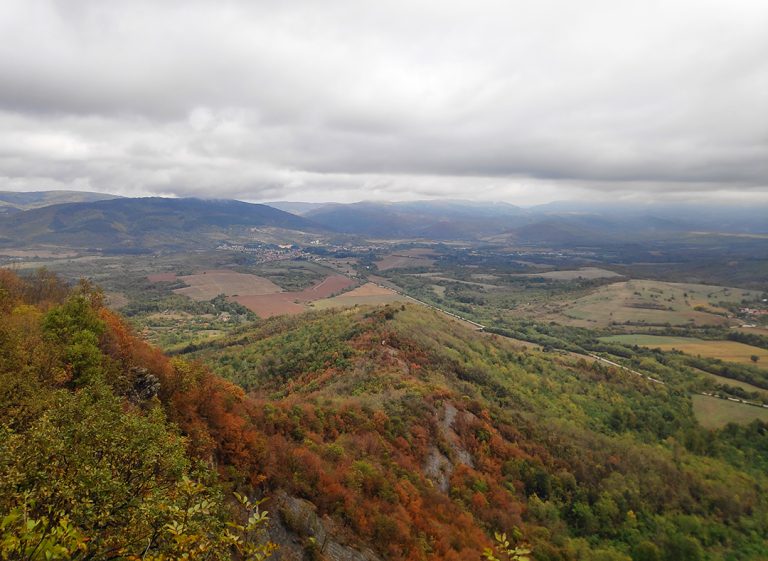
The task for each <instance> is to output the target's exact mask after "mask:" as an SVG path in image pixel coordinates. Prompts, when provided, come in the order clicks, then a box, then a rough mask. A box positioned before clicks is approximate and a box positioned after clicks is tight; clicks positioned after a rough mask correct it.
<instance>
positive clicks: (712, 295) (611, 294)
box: [550, 280, 757, 327]
mask: <svg viewBox="0 0 768 561" xmlns="http://www.w3.org/2000/svg"><path fill="white" fill-rule="evenodd" d="M756 296H757V293H756V292H754V291H749V290H744V289H740V288H729V287H722V286H712V285H700V284H685V283H670V282H661V281H650V280H630V281H626V282H617V283H612V284H608V285H605V286H602V287H600V288H598V289H597V290H595V291H594V292H592V293H591V294H588V295H586V296H583V297H581V298H577V299H576V300H574V301H572V302H567V303H565V305H564V306H563V307H562V309H561V310H560V312H559V313H558V314H557V316H556V317H552V318H550V319H552V320H555V321H558V320H559V321H561V322H562V323H564V324H568V325H575V326H579V327H608V326H615V325H633V326H643V325H645V326H666V325H673V326H717V325H721V326H725V325H728V324H729V321H728V318H727V317H726V316H727V314H728V307H729V306H735V305H738V304H740V303H741V302H742V300H749V299H751V298H755V297H756Z"/></svg>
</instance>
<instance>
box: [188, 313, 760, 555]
mask: <svg viewBox="0 0 768 561" xmlns="http://www.w3.org/2000/svg"><path fill="white" fill-rule="evenodd" d="M193 356H194V357H195V358H200V359H202V360H203V361H205V362H206V363H208V364H210V365H211V366H212V367H213V368H214V370H215V371H216V372H218V373H219V374H221V375H223V376H225V377H227V378H229V379H231V380H232V381H234V382H236V383H237V384H239V385H242V386H243V387H244V388H246V389H247V390H249V391H250V392H252V396H253V398H254V399H255V400H256V402H257V403H259V404H260V405H259V407H258V408H257V409H258V410H259V411H260V412H261V413H260V414H259V415H258V416H257V417H256V419H255V423H256V426H258V427H260V430H262V431H263V432H264V434H265V435H266V438H267V443H268V444H267V448H268V449H269V450H270V453H271V455H270V460H269V462H268V463H267V465H266V466H265V468H264V469H265V473H266V474H267V476H268V481H269V483H270V485H273V486H276V487H278V488H279V489H281V490H282V491H283V492H286V493H288V495H289V496H295V497H300V498H302V499H305V500H308V501H310V502H311V503H312V504H313V505H314V508H316V509H317V514H318V516H320V517H322V516H325V517H326V518H325V520H327V524H328V526H329V527H335V528H337V531H338V532H339V533H340V534H342V535H344V534H347V539H349V540H353V541H354V540H357V541H358V542H359V543H361V545H367V546H370V547H373V548H374V549H375V550H376V551H377V553H378V554H379V555H380V556H381V557H382V558H386V559H456V560H458V559H479V551H480V550H481V549H482V548H483V547H484V543H485V540H486V539H487V538H486V537H485V536H487V535H488V533H491V532H493V531H501V530H505V531H509V532H512V533H514V534H515V535H516V539H517V540H519V542H520V543H528V544H531V545H532V547H533V552H534V557H535V558H536V559H541V560H545V559H546V560H548V559H616V560H627V559H631V558H633V559H670V560H671V559H675V560H679V559H700V558H702V554H703V551H704V550H706V551H707V555H708V556H709V557H708V558H710V559H724V558H727V557H728V556H729V555H734V556H735V557H733V558H742V559H747V558H751V557H750V556H755V555H757V556H758V557H759V555H765V554H766V553H768V552H767V551H765V550H764V548H765V545H764V542H763V540H764V539H765V537H766V536H767V535H768V528H766V527H765V526H764V525H762V524H763V523H762V522H760V523H757V524H755V523H753V521H755V520H757V519H760V520H764V518H762V517H764V516H765V515H766V513H768V502H767V501H766V494H765V491H766V490H767V489H768V487H766V485H768V479H766V477H765V474H764V473H763V471H762V470H764V469H765V468H766V467H768V427H767V426H765V425H762V424H760V423H755V424H753V425H751V426H750V427H748V428H736V427H729V428H728V429H727V430H725V431H721V432H709V431H706V430H704V429H703V428H702V427H700V426H699V425H698V424H697V422H696V420H695V418H694V417H693V414H692V411H691V401H690V398H689V397H688V396H687V395H686V394H685V392H682V391H680V390H679V389H678V388H677V386H676V385H675V380H676V379H677V378H676V377H679V376H680V374H679V373H677V372H675V371H673V370H674V369H669V372H666V371H665V372H655V373H654V375H655V376H658V377H661V378H662V379H664V380H665V381H667V382H668V385H667V386H663V385H659V384H655V383H651V382H649V381H648V380H645V379H643V378H640V377H638V376H635V375H632V374H629V373H627V372H625V371H621V370H616V369H613V368H606V367H605V366H603V365H600V364H598V363H594V362H588V361H586V360H584V359H583V358H576V357H571V356H569V355H564V354H556V353H542V352H538V351H535V350H531V349H526V348H524V347H522V346H519V345H517V344H515V343H514V342H512V341H510V340H508V339H505V338H501V337H498V336H494V335H488V334H482V333H477V332H473V331H471V330H468V329H467V328H466V327H465V326H464V325H462V324H460V323H458V322H455V321H453V320H451V319H449V318H447V317H445V316H442V315H440V314H438V313H437V312H434V311H432V310H429V309H426V308H423V307H419V306H403V307H386V308H379V309H369V310H367V311H366V310H349V311H346V312H336V313H333V312H328V313H319V314H310V315H305V316H300V317H294V318H279V319H274V320H270V321H267V322H265V323H263V324H261V325H260V326H257V327H251V328H246V329H244V330H242V331H241V332H240V333H238V334H234V335H231V336H230V337H227V338H224V339H222V340H219V341H217V342H213V343H210V344H208V345H206V346H205V347H204V348H202V349H195V350H194V353H193ZM758 435H759V436H758ZM747 458H749V459H747ZM758 513H760V514H758ZM299 526H300V525H299ZM758 527H759V528H761V529H760V530H757V528H758ZM753 531H757V532H758V534H754V535H753V534H752V532H753ZM758 535H759V536H760V537H757V536H758ZM643 555H650V557H648V556H643ZM654 556H655V557H654Z"/></svg>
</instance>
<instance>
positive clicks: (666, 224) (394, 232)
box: [281, 201, 768, 244]
mask: <svg viewBox="0 0 768 561" xmlns="http://www.w3.org/2000/svg"><path fill="white" fill-rule="evenodd" d="M281 204H282V208H286V209H287V208H294V209H295V210H294V212H299V213H300V214H302V216H304V217H306V218H309V219H311V220H312V221H313V222H316V223H318V224H321V225H323V226H325V227H327V228H329V229H332V230H335V231H338V232H343V233H348V234H358V235H362V236H368V237H379V238H387V239H393V238H395V239H396V238H427V239H443V240H457V239H464V240H469V239H484V238H493V239H496V240H498V241H502V240H507V241H510V242H546V243H563V244H567V243H588V242H590V241H595V240H600V241H604V240H606V239H609V240H611V239H612V240H617V241H625V240H632V239H655V238H665V237H668V236H673V235H679V234H680V233H683V232H693V231H701V232H719V233H723V232H725V233H739V234H756V233H768V207H765V206H763V207H746V206H727V205H721V206H714V205H712V206H707V205H682V204H673V205H663V204H601V203H588V202H584V203H582V202H578V201H575V202H556V203H550V204H547V205H540V206H536V207H532V208H521V207H517V206H514V205H510V204H507V203H478V202H470V201H416V202H399V203H380V202H360V203H351V204H337V203H330V204H325V205H318V204H312V205H307V206H301V205H302V203H281ZM288 205H293V206H292V207H289V206H288Z"/></svg>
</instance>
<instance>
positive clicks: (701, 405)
mask: <svg viewBox="0 0 768 561" xmlns="http://www.w3.org/2000/svg"><path fill="white" fill-rule="evenodd" d="M691 399H692V400H693V413H694V415H696V419H697V420H698V421H699V423H701V425H702V426H703V427H704V428H707V429H719V428H722V427H724V426H725V425H727V424H728V423H741V424H748V423H751V422H752V421H754V420H760V421H762V422H764V423H766V422H768V409H766V408H763V407H753V406H750V405H744V404H743V403H736V402H733V401H728V400H726V399H720V398H717V397H710V396H707V395H694V396H691Z"/></svg>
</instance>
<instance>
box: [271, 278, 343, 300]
mask: <svg viewBox="0 0 768 561" xmlns="http://www.w3.org/2000/svg"><path fill="white" fill-rule="evenodd" d="M353 284H355V281H353V280H352V279H350V278H349V277H345V276H344V275H331V276H329V277H326V278H325V279H323V280H322V281H320V282H319V283H317V284H316V285H314V286H310V287H309V288H305V289H304V290H302V291H301V292H286V294H291V295H293V299H294V300H299V301H300V302H312V301H314V300H320V299H321V298H328V297H329V296H332V295H333V294H336V293H337V292H340V291H342V290H344V289H345V288H349V287H350V286H352V285H353Z"/></svg>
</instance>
